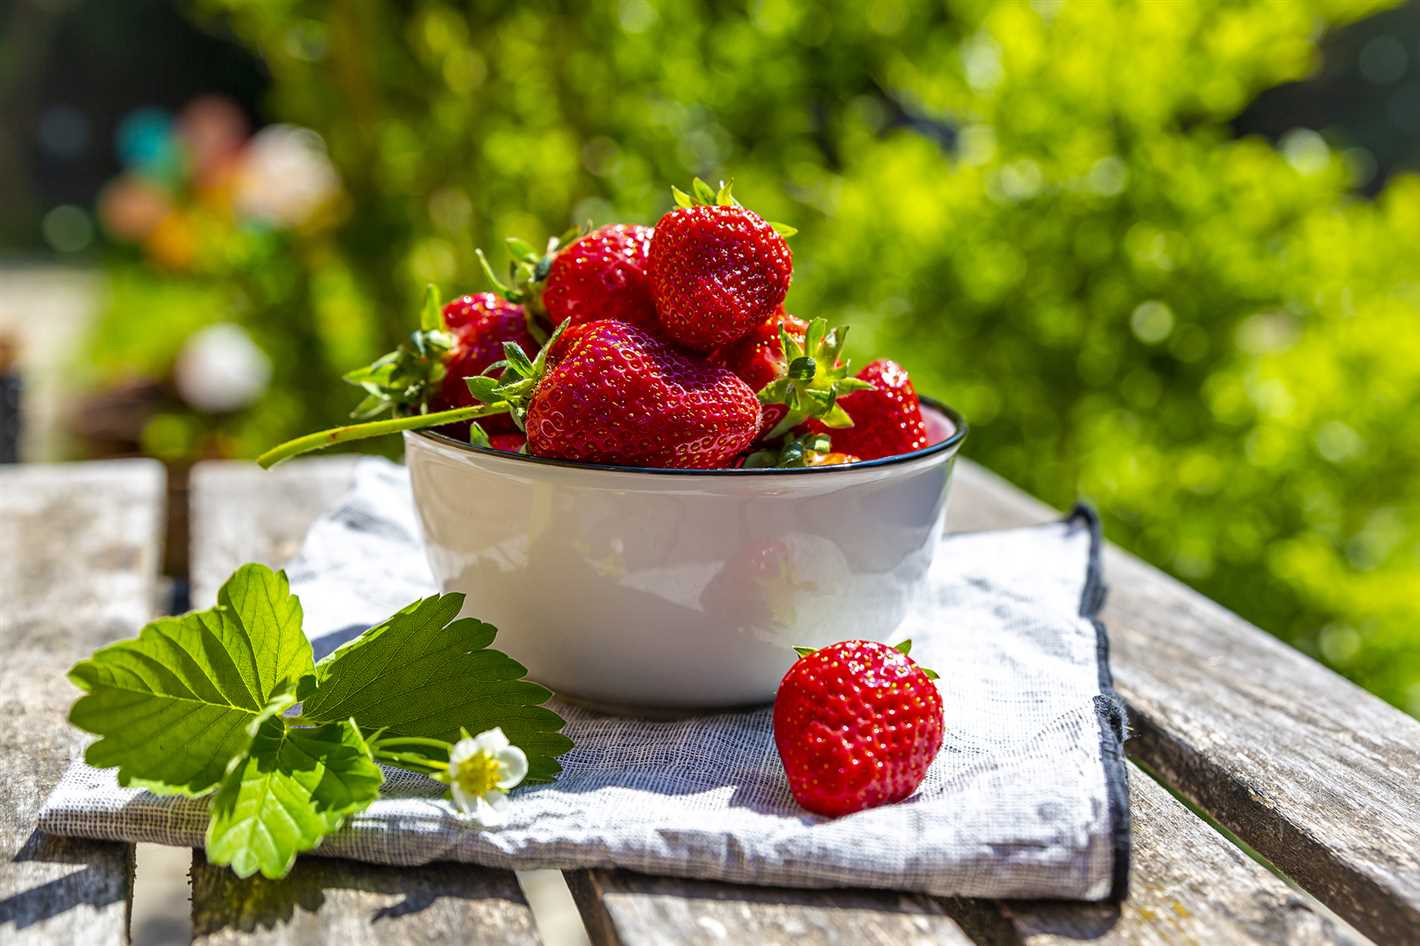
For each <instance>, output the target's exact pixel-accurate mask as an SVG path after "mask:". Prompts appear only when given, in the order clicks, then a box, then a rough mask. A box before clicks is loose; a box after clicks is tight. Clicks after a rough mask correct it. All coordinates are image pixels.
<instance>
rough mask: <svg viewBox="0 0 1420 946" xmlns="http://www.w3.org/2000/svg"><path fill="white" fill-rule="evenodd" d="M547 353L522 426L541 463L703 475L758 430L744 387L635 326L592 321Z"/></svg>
mask: <svg viewBox="0 0 1420 946" xmlns="http://www.w3.org/2000/svg"><path fill="white" fill-rule="evenodd" d="M550 348H551V351H550V353H549V357H548V358H546V359H545V364H544V366H542V367H541V368H538V367H537V366H536V365H535V364H533V365H530V366H529V368H530V369H531V370H530V371H529V372H528V373H529V375H531V376H536V372H537V371H539V370H540V371H542V375H541V378H540V379H538V380H536V382H535V386H533V387H532V389H531V393H530V395H529V398H528V405H527V413H526V417H525V420H524V425H525V427H526V429H527V434H528V449H529V451H530V452H531V453H534V454H536V455H537V456H544V457H560V458H562V459H566V460H580V461H583V462H587V463H617V464H624V465H628V466H650V467H677V468H696V469H706V468H711V467H719V466H725V465H726V464H728V463H729V462H730V461H731V460H733V459H734V457H735V455H736V454H738V453H740V452H741V451H743V450H744V449H745V448H747V447H748V446H749V445H750V442H751V441H752V440H753V439H754V436H755V433H756V432H757V431H758V430H759V400H758V399H757V398H756V397H755V396H754V392H753V391H751V390H750V389H749V386H748V385H746V384H745V383H744V382H743V381H741V380H740V379H739V378H737V377H735V376H734V374H732V373H731V372H729V371H727V370H725V369H724V368H720V367H717V366H715V365H711V364H707V363H706V362H704V361H701V360H699V359H697V358H693V357H691V356H689V355H686V354H685V353H684V352H681V351H678V350H677V349H676V348H674V347H673V346H671V345H670V344H668V343H667V342H665V341H662V340H661V339H658V338H656V337H655V336H653V335H651V334H649V333H648V332H645V331H643V330H642V329H639V328H637V327H636V326H634V325H629V324H627V323H625V322H613V321H600V322H588V323H585V324H583V325H581V326H577V327H576V328H575V329H574V330H573V331H572V332H569V333H567V334H566V335H564V336H563V337H562V338H559V339H557V340H555V341H554V342H553V343H552V344H551V346H550ZM515 367H516V366H515ZM515 384H516V382H515Z"/></svg>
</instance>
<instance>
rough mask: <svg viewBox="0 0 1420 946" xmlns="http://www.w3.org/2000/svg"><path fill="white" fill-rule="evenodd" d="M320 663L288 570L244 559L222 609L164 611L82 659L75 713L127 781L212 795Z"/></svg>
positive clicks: (107, 763)
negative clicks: (129, 637) (261, 728)
mask: <svg viewBox="0 0 1420 946" xmlns="http://www.w3.org/2000/svg"><path fill="white" fill-rule="evenodd" d="M311 671H312V660H311V645H310V644H309V643H308V642H307V640H306V637H305V634H303V633H302V631H301V603H300V601H299V600H298V599H297V598H296V597H295V596H294V595H292V594H291V588H290V585H289V584H288V582H287V581H286V575H285V574H284V573H282V572H273V571H272V570H271V569H269V568H267V567H266V566H264V565H254V564H253V565H243V566H242V567H241V568H239V569H237V571H236V572H234V573H233V574H232V577H231V578H229V579H227V583H226V584H224V585H223V586H222V590H221V591H220V592H218V595H217V605H216V607H213V608H210V609H208V610H206V611H194V612H191V613H189V614H185V615H182V616H181V617H169V618H160V619H158V620H156V621H154V622H153V623H151V624H149V625H148V626H147V627H145V628H143V630H142V631H140V632H139V634H138V637H137V638H135V639H133V640H126V641H120V642H119V643H116V644H111V645H109V646H108V647H104V648H102V649H100V650H99V651H97V652H95V653H94V655H93V656H92V657H90V658H89V659H87V660H81V661H80V662H79V663H77V664H75V665H74V668H73V669H72V670H70V671H69V679H70V680H71V681H72V682H73V683H74V684H75V685H76V686H78V687H79V688H80V689H82V690H84V691H85V695H84V696H82V697H80V698H79V700H78V701H77V702H75V704H74V706H73V708H72V709H71V710H70V711H69V721H70V722H71V723H73V724H74V725H75V726H77V727H78V728H80V729H83V730H85V731H86V732H90V733H93V734H94V735H96V736H98V737H99V740H98V741H97V742H95V743H94V744H93V745H91V746H89V748H88V751H87V752H85V753H84V759H85V761H87V762H88V763H89V764H90V765H92V766H94V767H96V768H113V767H117V768H118V781H119V784H121V785H142V786H143V787H145V788H148V789H150V790H152V791H154V792H159V793H163V794H187V795H200V794H202V793H204V792H206V791H209V790H210V789H212V788H213V787H214V786H215V785H217V783H218V782H219V781H221V779H222V776H223V773H224V772H225V771H226V768H227V763H228V761H229V760H230V759H232V758H233V757H234V756H237V755H240V754H241V753H242V752H244V751H245V750H246V748H247V746H248V745H249V744H250V743H251V739H252V735H253V734H254V733H255V732H256V729H257V727H258V726H259V725H260V724H261V723H262V722H263V720H266V719H269V718H271V717H273V716H275V715H276V714H279V713H280V712H282V711H283V710H284V709H285V708H286V707H288V706H290V705H291V704H292V703H294V702H295V699H294V697H293V696H292V694H291V693H290V690H291V684H292V682H294V681H295V680H297V679H299V678H301V677H302V676H304V675H306V674H309V673H310V672H311Z"/></svg>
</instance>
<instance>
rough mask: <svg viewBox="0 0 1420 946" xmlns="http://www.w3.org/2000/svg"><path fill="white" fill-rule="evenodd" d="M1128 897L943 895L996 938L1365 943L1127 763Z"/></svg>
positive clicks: (1160, 944) (953, 911) (1306, 945)
mask: <svg viewBox="0 0 1420 946" xmlns="http://www.w3.org/2000/svg"><path fill="white" fill-rule="evenodd" d="M1129 799H1130V808H1131V812H1132V817H1133V823H1134V858H1133V862H1132V870H1131V875H1130V896H1129V899H1128V900H1127V901H1126V902H1125V903H1124V904H1122V905H1114V904H1078V903H1052V902H1027V901H996V902H988V901H942V905H943V907H944V908H945V909H946V911H947V913H948V914H949V915H951V916H953V917H954V918H956V919H957V920H958V922H960V923H961V925H962V927H963V928H964V929H966V930H967V931H968V932H969V933H970V934H971V935H972V936H973V937H975V938H976V940H977V941H978V942H980V943H983V944H991V946H997V944H1000V946H1006V944H1010V946H1067V944H1085V943H1089V944H1091V946H1194V944H1199V943H1231V944H1250V943H1251V944H1264V943H1268V944H1273V943H1275V944H1288V946H1320V944H1350V946H1363V944H1365V943H1367V942H1368V941H1367V940H1365V939H1364V938H1362V937H1360V936H1358V935H1356V934H1355V933H1354V931H1352V930H1350V929H1349V928H1347V927H1346V926H1344V925H1343V924H1340V923H1338V922H1336V921H1335V920H1333V919H1331V918H1330V917H1328V916H1326V915H1325V914H1324V913H1323V912H1321V911H1318V910H1317V909H1315V906H1314V904H1313V903H1312V902H1310V901H1308V899H1307V898H1306V897H1304V896H1302V895H1300V894H1298V893H1297V892H1296V891H1295V890H1293V889H1292V888H1291V887H1289V886H1287V884H1286V883H1285V882H1283V881H1282V880H1281V878H1279V877H1277V876H1276V875H1275V874H1272V873H1271V872H1269V871H1268V870H1266V869H1265V868H1264V867H1262V865H1260V864H1258V863H1257V862H1256V861H1253V860H1252V859H1251V858H1249V857H1248V856H1247V855H1246V854H1244V853H1243V852H1242V850H1240V849H1239V848H1238V847H1237V846H1235V845H1233V844H1231V843H1230V842H1229V841H1228V840H1227V839H1226V838H1224V837H1223V836H1222V835H1220V834H1218V833H1217V832H1215V831H1212V830H1211V829H1209V828H1208V826H1207V825H1205V824H1204V823H1203V822H1202V821H1200V820H1199V819H1198V817H1197V816H1195V815H1194V814H1193V813H1192V812H1191V811H1189V810H1188V809H1187V808H1185V807H1184V806H1183V805H1182V804H1180V803H1179V802H1178V800H1177V799H1175V798H1174V797H1173V796H1172V795H1170V794H1169V793H1168V792H1167V791H1166V790H1165V789H1164V788H1163V787H1162V786H1161V785H1159V784H1158V783H1157V782H1155V781H1154V780H1153V779H1151V778H1149V776H1148V775H1147V774H1146V773H1144V772H1143V771H1141V770H1140V769H1138V768H1137V767H1134V766H1131V768H1130V773H1129Z"/></svg>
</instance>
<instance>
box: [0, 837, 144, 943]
mask: <svg viewBox="0 0 1420 946" xmlns="http://www.w3.org/2000/svg"><path fill="white" fill-rule="evenodd" d="M131 852H132V848H130V847H129V846H128V845H126V844H112V843H107V842H103V841H85V840H81V839H79V838H61V837H58V836H56V835H52V834H45V833H44V832H42V831H39V830H38V829H36V830H34V831H31V832H30V835H29V837H28V838H26V839H25V843H24V844H23V845H22V846H21V847H20V849H19V850H18V851H17V852H15V856H14V857H13V858H12V859H11V860H12V863H16V864H19V863H29V864H44V865H49V869H48V870H45V871H44V873H46V874H49V875H51V876H52V879H50V880H47V881H45V882H44V883H40V884H37V885H35V886H33V887H30V888H28V889H26V890H21V891H20V892H18V893H16V894H14V895H12V896H9V897H6V898H5V899H4V900H0V928H3V927H11V928H13V929H17V930H20V929H24V928H25V927H27V926H33V925H34V924H36V923H41V922H43V921H45V920H50V919H53V918H54V917H57V916H59V915H60V914H62V913H66V912H68V911H69V910H73V909H76V908H78V907H102V906H107V905H108V904H111V903H118V902H121V901H126V900H127V899H128V887H127V885H125V884H121V883H118V882H117V879H118V878H119V877H121V876H123V865H124V864H125V862H129V858H130V855H131ZM64 864H71V865H75V866H76V867H79V868H80V869H78V870H74V871H70V872H69V873H60V872H59V870H58V869H57V867H56V866H55V865H64ZM131 866H132V865H131V862H130V863H128V869H131ZM115 867H119V868H120V870H114V869H113V868H115Z"/></svg>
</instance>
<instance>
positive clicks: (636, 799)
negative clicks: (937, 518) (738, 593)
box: [40, 460, 1129, 900]
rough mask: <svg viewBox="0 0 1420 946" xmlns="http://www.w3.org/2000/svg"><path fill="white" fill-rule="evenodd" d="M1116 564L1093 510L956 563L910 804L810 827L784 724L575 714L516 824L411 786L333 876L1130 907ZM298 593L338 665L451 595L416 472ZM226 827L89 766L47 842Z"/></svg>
mask: <svg viewBox="0 0 1420 946" xmlns="http://www.w3.org/2000/svg"><path fill="white" fill-rule="evenodd" d="M1099 544H1100V538H1099V530H1098V526H1097V523H1096V520H1095V518H1094V515H1093V513H1091V512H1090V511H1089V510H1088V509H1086V508H1083V507H1082V508H1080V509H1077V510H1076V511H1075V513H1074V514H1073V515H1071V516H1070V518H1068V519H1066V520H1064V521H1062V522H1055V523H1051V524H1047V525H1042V526H1035V527H1030V528H1024V529H1014V530H1008V531H998V532H981V533H974V534H967V535H949V536H947V537H945V538H944V539H943V540H942V546H941V548H940V550H939V552H938V554H937V556H936V559H935V562H934V564H933V567H932V570H931V573H930V575H929V576H928V579H927V581H928V584H929V587H928V588H926V589H924V590H925V593H924V594H923V596H922V601H921V604H920V606H918V608H917V609H916V611H915V612H914V614H913V615H912V616H911V617H910V618H909V619H908V621H907V622H906V624H905V625H904V626H903V627H902V628H901V631H900V635H901V637H911V638H912V640H913V651H912V656H913V657H914V658H915V659H917V660H918V661H919V662H920V663H921V664H923V665H924V666H928V667H932V668H934V669H936V670H937V671H938V672H939V673H940V674H941V680H940V681H939V686H940V687H941V689H942V694H943V701H944V703H945V707H946V737H945V741H944V743H943V746H942V750H941V753H940V754H939V755H938V757H937V759H936V761H935V762H934V763H933V765H932V767H931V769H930V771H929V772H928V775H927V778H926V781H925V782H924V783H923V785H922V787H921V789H920V790H919V791H918V792H917V793H916V794H915V795H913V796H912V797H911V798H909V799H907V800H906V801H904V802H901V803H899V804H895V805H888V806H884V807H880V808H875V809H871V810H868V811H864V812H859V813H857V814H853V815H849V816H847V817H843V818H838V819H827V818H822V817H818V816H816V815H813V814H810V813H808V812H807V811H805V810H804V809H802V808H800V807H799V806H798V805H797V804H795V802H794V799H793V797H792V796H791V794H790V792H789V787H788V784H787V782H786V781H785V777H784V772H783V769H782V767H781V765H780V762H779V758H778V754H777V752H776V750H775V747H774V740H773V735H772V730H771V716H770V710H769V709H768V708H764V709H759V710H754V711H749V712H735V713H719V714H713V715H695V716H687V717H685V718H681V719H675V720H664V719H662V720H646V719H636V718H626V717H616V716H607V715H603V714H600V713H596V712H593V711H591V710H587V709H583V708H580V707H577V706H573V705H570V704H567V703H562V702H559V701H556V700H554V701H553V703H552V704H550V705H551V706H552V708H554V709H555V710H557V712H559V713H560V714H561V715H562V716H563V717H564V718H565V719H566V720H567V728H566V732H567V734H568V735H569V736H570V737H571V738H572V740H573V741H574V743H575V748H573V749H572V750H571V751H570V752H568V753H567V754H566V755H564V756H563V757H562V759H561V762H562V766H563V773H562V775H561V777H560V778H559V779H558V780H557V782H556V783H554V784H551V785H540V786H528V787H525V788H522V789H519V790H515V791H514V792H513V795H512V799H511V802H512V803H511V806H510V808H509V811H508V817H507V820H506V821H504V822H503V823H502V824H501V825H499V826H497V827H494V828H486V829H485V828H479V827H476V826H472V825H470V824H469V823H468V822H466V821H463V820H460V819H459V818H458V817H457V816H456V814H455V813H454V811H453V809H452V807H451V805H450V803H448V802H446V801H444V800H442V798H441V795H442V793H443V786H441V785H438V784H437V783H434V782H432V781H429V780H428V779H425V778H424V777H422V776H417V775H413V774H410V773H407V772H403V771H400V770H396V769H388V770H387V781H386V784H385V787H384V790H383V797H382V798H381V799H380V800H379V801H376V802H375V803H374V804H372V805H371V806H370V807H369V808H368V809H366V810H365V811H364V812H363V813H361V814H360V815H358V816H356V817H353V818H351V819H350V820H349V821H348V822H347V824H346V825H345V826H344V827H343V828H342V829H341V830H340V831H338V832H337V833H335V834H333V835H331V836H330V837H328V838H327V839H326V840H325V841H324V843H323V844H322V845H321V846H320V847H319V848H318V849H317V850H316V851H315V852H314V853H316V854H318V855H327V856H334V857H348V858H355V859H357V860H364V861H371V862H375V863H380V864H423V863H426V862H430V861H466V862H471V863H476V864H483V865H487V866H492V867H506V868H513V869H518V870H528V869H534V868H547V867H553V868H579V867H608V866H616V867H625V868H630V869H632V870H637V871H642V872H645V873H651V874H664V875H677V876H686V877H698V878H709V879H718V880H726V881H734V882H738V883H749V884H768V885H787V886H797V887H835V886H845V887H881V888H890V889H895V890H904V891H920V892H924V893H930V894H938V895H950V896H971V897H978V896H980V897H1051V898H1062V899H1074V900H1101V899H1111V898H1119V897H1122V896H1123V895H1124V892H1125V890H1124V888H1125V884H1126V882H1127V876H1128V858H1129V821H1128V819H1129V815H1128V795H1127V790H1126V774H1125V767H1124V755H1123V750H1122V745H1121V743H1122V740H1123V730H1124V723H1123V712H1122V709H1121V706H1120V703H1119V701H1118V699H1117V697H1116V696H1115V694H1114V692H1113V689H1112V687H1111V684H1110V676H1109V668H1108V648H1107V642H1106V637H1105V630H1104V628H1103V627H1102V626H1101V625H1100V624H1099V623H1098V622H1097V621H1096V620H1095V618H1094V615H1095V613H1096V612H1097V610H1098V608H1099V606H1100V604H1101V603H1102V598H1103V585H1102V582H1101V576H1100V556H1099ZM287 572H288V574H289V575H290V577H291V581H292V585H293V588H294V590H295V591H296V593H297V594H299V595H300V598H301V601H302V604H303V607H304V610H305V625H306V630H307V633H308V634H309V635H310V637H311V639H312V642H313V644H314V646H315V650H316V656H317V658H319V657H321V656H323V655H324V654H325V653H328V652H329V651H330V650H333V649H334V647H335V646H336V645H338V643H340V642H341V641H343V640H344V639H346V637H348V636H349V633H350V632H349V631H348V630H345V631H343V632H342V629H348V628H350V627H351V626H352V625H355V626H358V628H363V627H367V626H369V625H371V624H374V623H377V622H379V621H380V620H382V619H383V618H385V617H386V616H387V615H389V614H390V613H392V612H394V611H395V610H397V609H399V608H400V607H403V606H404V605H405V604H407V603H408V602H410V601H412V600H414V599H416V598H419V597H422V596H425V595H429V594H432V593H434V592H435V591H436V589H435V587H434V582H433V579H432V578H431V577H430V574H429V572H428V570H427V568H426V566H425V564H424V556H423V552H422V549H421V547H420V540H419V533H418V527H417V524H416V520H415V516H414V512H413V507H412V500H411V498H410V495H409V483H408V477H407V475H406V473H405V471H404V469H403V468H402V467H400V466H397V465H395V464H392V463H389V462H387V461H380V460H369V461H365V462H362V463H361V464H360V465H359V467H358V470H357V476H356V483H355V486H354V488H353V490H352V492H351V493H350V494H349V495H348V496H347V497H346V498H345V499H344V500H343V501H342V502H341V503H339V505H338V506H337V507H336V508H334V509H333V510H331V511H330V512H329V513H327V514H326V515H325V516H323V517H322V518H321V519H320V520H319V521H318V522H317V523H316V524H315V525H314V526H313V527H312V529H311V530H310V533H309V534H308V536H307V538H306V541H305V544H304V547H303V548H302V550H301V552H300V554H299V556H298V557H297V558H296V559H295V560H294V561H293V562H291V563H290V565H289V566H288V568H287ZM135 631H136V628H135ZM493 646H494V647H496V646H497V642H496V641H495V642H494V645H493ZM206 804H207V802H206V799H205V798H203V799H190V798H181V797H159V796H155V795H152V794H149V793H148V792H144V791H139V790H129V789H122V788H120V787H119V786H118V783H117V780H116V779H115V776H114V772H113V771H112V770H102V771H101V770H97V769H93V768H90V767H89V766H87V765H85V764H84V763H83V761H82V760H78V759H76V760H75V761H74V763H73V764H72V765H71V766H70V768H69V770H68V771H67V773H66V774H65V776H64V778H63V780H62V781H61V782H60V784H59V785H58V786H57V787H56V788H55V790H54V792H53V793H52V795H51V796H50V798H49V800H48V801H47V803H46V805H45V807H44V809H43V811H42V813H41V815H40V828H41V829H42V830H44V831H48V832H51V833H54V834H63V835H77V836H81V837H89V838H100V839H110V840H118V841H129V842H155V843H160V844H171V845H181V846H188V847H200V846H201V845H202V843H203V835H204V831H205V828H206V822H207V812H206Z"/></svg>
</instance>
